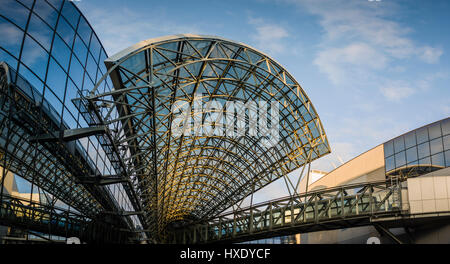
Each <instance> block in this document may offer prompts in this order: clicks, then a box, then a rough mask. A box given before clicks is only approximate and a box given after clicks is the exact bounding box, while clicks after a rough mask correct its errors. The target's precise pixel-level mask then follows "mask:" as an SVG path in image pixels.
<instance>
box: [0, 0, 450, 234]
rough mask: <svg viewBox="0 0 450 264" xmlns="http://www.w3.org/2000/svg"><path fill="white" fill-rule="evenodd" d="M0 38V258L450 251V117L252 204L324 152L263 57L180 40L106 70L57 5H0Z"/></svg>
mask: <svg viewBox="0 0 450 264" xmlns="http://www.w3.org/2000/svg"><path fill="white" fill-rule="evenodd" d="M0 36H1V38H0V175H1V188H0V236H2V242H4V243H41V242H45V241H50V242H55V241H68V242H69V241H78V240H80V241H81V242H83V243H210V242H230V243H231V242H233V243H234V242H248V241H254V240H258V239H265V240H260V241H263V242H269V241H274V242H276V243H283V242H286V243H294V242H300V243H305V242H307V243H320V242H326V243H339V242H361V241H362V242H364V240H367V238H368V237H372V236H379V233H380V232H381V234H383V236H381V240H383V242H385V240H386V241H388V239H386V237H388V238H389V239H390V240H389V241H391V240H392V241H395V242H401V241H406V240H405V239H406V238H408V239H409V238H410V237H413V239H410V240H408V241H410V242H418V243H425V242H440V243H449V242H450V241H448V238H449V237H450V236H448V232H449V231H448V226H447V224H446V221H448V217H449V211H450V208H449V206H450V204H449V203H450V200H449V199H450V176H448V175H449V174H448V166H449V162H450V150H449V146H450V143H449V139H450V135H449V131H450V128H449V124H450V121H449V120H450V119H448V118H447V119H445V120H441V121H439V122H436V123H433V124H430V125H429V126H426V127H423V128H420V129H417V130H414V131H412V132H410V133H407V134H405V135H402V136H400V137H398V138H396V139H393V140H392V141H389V142H387V143H385V144H382V145H380V146H377V147H375V148H374V149H372V150H370V151H368V152H366V153H364V154H361V155H360V156H358V157H356V158H355V159H353V160H351V161H349V162H347V163H346V164H344V165H342V166H340V167H339V168H337V169H335V170H334V171H332V172H330V173H325V172H322V171H312V172H311V173H310V175H309V177H306V178H303V181H299V182H298V183H297V185H296V184H295V183H292V182H291V183H290V184H291V185H292V187H293V188H292V189H293V193H292V195H291V196H290V197H281V198H279V199H276V200H272V201H266V202H263V203H257V204H255V203H253V200H252V199H253V193H255V192H256V191H258V190H260V189H262V188H263V187H265V186H267V185H268V184H270V183H272V182H273V181H275V180H277V179H280V178H282V177H284V176H285V175H287V174H289V173H290V172H292V171H294V170H296V169H298V168H302V167H303V169H304V168H306V167H307V166H308V164H310V163H311V162H312V161H314V160H316V159H318V158H320V157H322V156H324V155H326V154H328V153H330V150H331V148H330V146H329V144H328V140H327V136H326V133H325V131H324V129H323V126H322V123H321V121H320V118H319V116H318V113H317V111H316V109H315V108H314V106H313V105H312V103H311V101H310V99H309V98H308V96H307V94H306V92H305V90H304V89H303V88H302V87H301V86H300V85H299V84H298V82H297V81H296V80H295V78H294V77H293V76H292V75H291V74H290V73H289V72H288V71H287V70H286V69H285V68H284V67H283V66H282V65H280V64H279V63H278V62H276V61H275V60H273V59H272V58H270V57H269V56H268V55H266V54H264V53H263V52H261V51H258V50H256V49H254V48H252V47H250V46H248V45H246V44H243V43H238V42H235V41H232V40H228V39H225V38H221V37H217V36H203V35H192V34H180V35H172V36H166V37H159V38H152V39H148V40H145V41H142V42H139V43H137V44H135V45H133V46H131V47H128V48H125V47H124V48H125V49H124V50H123V51H121V52H119V53H117V54H115V55H112V56H108V55H107V54H106V52H105V50H104V48H103V46H102V44H101V42H100V40H99V39H98V37H97V35H96V34H95V32H94V31H93V29H92V27H91V26H90V24H89V23H88V21H87V20H86V18H85V17H84V16H83V14H81V12H80V11H79V10H78V8H77V7H76V6H75V5H74V4H73V2H72V1H63V0H2V2H1V5H0ZM305 179H308V180H307V181H305ZM309 180H310V181H309ZM307 185H308V188H306V186H307ZM297 187H298V188H297ZM298 190H300V192H298ZM249 197H250V199H251V201H252V202H251V203H250V206H248V207H244V206H242V201H243V200H244V199H245V198H249ZM424 223H426V225H423V224H424ZM372 226H374V228H372ZM422 227H430V228H429V229H427V230H425V229H423V228H422ZM377 232H378V233H377ZM295 234H300V235H296V236H293V235H295ZM377 234H378V235H377Z"/></svg>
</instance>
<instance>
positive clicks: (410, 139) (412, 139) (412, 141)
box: [404, 131, 416, 148]
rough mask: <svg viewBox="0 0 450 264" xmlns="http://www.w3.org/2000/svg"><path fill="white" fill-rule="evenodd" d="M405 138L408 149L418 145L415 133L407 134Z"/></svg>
mask: <svg viewBox="0 0 450 264" xmlns="http://www.w3.org/2000/svg"><path fill="white" fill-rule="evenodd" d="M404 138H405V147H406V148H410V147H412V146H415V145H416V133H415V132H414V131H413V132H410V133H408V134H406V135H405V136H404Z"/></svg>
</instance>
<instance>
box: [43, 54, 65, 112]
mask: <svg viewBox="0 0 450 264" xmlns="http://www.w3.org/2000/svg"><path fill="white" fill-rule="evenodd" d="M66 77H67V75H66V74H65V73H64V71H63V69H61V67H60V66H59V65H58V64H57V63H56V62H55V60H53V59H52V60H51V61H50V65H49V68H48V75H47V85H48V86H49V87H50V88H51V89H52V91H53V92H54V93H55V94H56V95H57V96H58V97H59V98H60V99H61V100H62V99H63V98H64V92H65V89H66ZM59 110H61V109H59Z"/></svg>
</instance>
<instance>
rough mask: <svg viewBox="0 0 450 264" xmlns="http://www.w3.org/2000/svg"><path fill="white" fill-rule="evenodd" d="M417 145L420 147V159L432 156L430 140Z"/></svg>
mask: <svg viewBox="0 0 450 264" xmlns="http://www.w3.org/2000/svg"><path fill="white" fill-rule="evenodd" d="M417 147H418V149H417V150H418V153H419V159H421V158H423V157H427V156H430V145H429V144H428V142H426V143H424V144H421V145H419V146H417Z"/></svg>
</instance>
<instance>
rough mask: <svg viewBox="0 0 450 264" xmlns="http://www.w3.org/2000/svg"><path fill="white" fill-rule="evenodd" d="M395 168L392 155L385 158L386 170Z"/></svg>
mask: <svg viewBox="0 0 450 264" xmlns="http://www.w3.org/2000/svg"><path fill="white" fill-rule="evenodd" d="M393 169H395V163H394V156H391V157H389V158H387V159H386V172H389V171H391V170H393Z"/></svg>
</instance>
